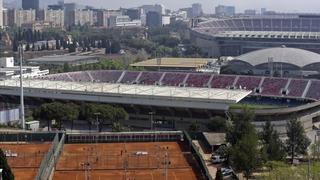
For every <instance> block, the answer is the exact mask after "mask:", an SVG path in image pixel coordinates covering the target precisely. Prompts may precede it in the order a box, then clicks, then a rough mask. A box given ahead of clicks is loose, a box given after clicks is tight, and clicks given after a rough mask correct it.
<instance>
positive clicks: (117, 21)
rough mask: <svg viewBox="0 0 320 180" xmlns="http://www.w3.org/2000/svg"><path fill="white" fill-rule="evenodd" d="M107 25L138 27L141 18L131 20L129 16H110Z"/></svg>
mask: <svg viewBox="0 0 320 180" xmlns="http://www.w3.org/2000/svg"><path fill="white" fill-rule="evenodd" d="M109 22H110V25H109V27H138V26H141V20H131V19H130V17H129V16H111V17H110V20H109Z"/></svg>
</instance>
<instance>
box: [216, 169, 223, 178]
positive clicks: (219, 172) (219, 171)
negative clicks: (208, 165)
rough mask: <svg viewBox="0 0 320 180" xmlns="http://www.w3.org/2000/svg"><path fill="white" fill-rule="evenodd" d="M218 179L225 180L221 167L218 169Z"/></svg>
mask: <svg viewBox="0 0 320 180" xmlns="http://www.w3.org/2000/svg"><path fill="white" fill-rule="evenodd" d="M216 180H223V174H222V171H221V168H219V169H218V170H217V173H216Z"/></svg>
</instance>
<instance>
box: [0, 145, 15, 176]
mask: <svg viewBox="0 0 320 180" xmlns="http://www.w3.org/2000/svg"><path fill="white" fill-rule="evenodd" d="M0 169H2V178H3V179H5V180H14V175H13V173H12V171H11V168H10V166H9V165H8V162H7V158H6V155H5V154H4V152H3V150H2V149H0Z"/></svg>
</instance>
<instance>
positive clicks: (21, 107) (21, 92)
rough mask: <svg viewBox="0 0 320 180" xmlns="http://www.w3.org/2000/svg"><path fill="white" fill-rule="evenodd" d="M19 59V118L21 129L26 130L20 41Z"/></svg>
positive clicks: (20, 46)
mask: <svg viewBox="0 0 320 180" xmlns="http://www.w3.org/2000/svg"><path fill="white" fill-rule="evenodd" d="M18 51H19V60H20V120H21V125H22V129H23V130H26V123H25V119H24V95H23V80H22V74H23V72H22V61H23V46H22V43H20V44H19V47H18Z"/></svg>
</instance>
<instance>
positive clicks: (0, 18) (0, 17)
mask: <svg viewBox="0 0 320 180" xmlns="http://www.w3.org/2000/svg"><path fill="white" fill-rule="evenodd" d="M1 27H3V0H0V28H1Z"/></svg>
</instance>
